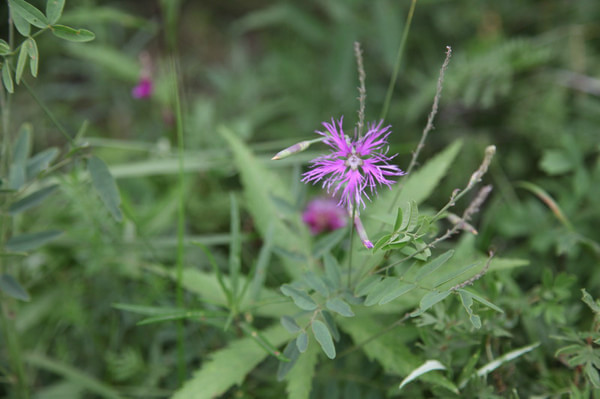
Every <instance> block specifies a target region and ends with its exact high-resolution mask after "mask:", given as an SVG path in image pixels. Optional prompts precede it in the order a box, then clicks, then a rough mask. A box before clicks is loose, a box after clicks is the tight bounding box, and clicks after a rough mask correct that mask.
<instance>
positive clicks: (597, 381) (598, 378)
mask: <svg viewBox="0 0 600 399" xmlns="http://www.w3.org/2000/svg"><path fill="white" fill-rule="evenodd" d="M584 371H585V375H586V376H587V378H588V380H590V382H591V383H592V385H593V386H594V388H596V389H598V388H600V375H599V374H598V370H596V369H595V368H594V366H593V365H592V364H591V363H587V364H586V365H585V367H584Z"/></svg>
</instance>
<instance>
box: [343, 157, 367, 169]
mask: <svg viewBox="0 0 600 399" xmlns="http://www.w3.org/2000/svg"><path fill="white" fill-rule="evenodd" d="M362 164H363V160H362V159H360V158H359V157H358V156H357V155H356V154H350V156H349V157H348V159H346V162H345V165H346V166H348V167H350V169H352V170H356V169H358V167H359V166H362Z"/></svg>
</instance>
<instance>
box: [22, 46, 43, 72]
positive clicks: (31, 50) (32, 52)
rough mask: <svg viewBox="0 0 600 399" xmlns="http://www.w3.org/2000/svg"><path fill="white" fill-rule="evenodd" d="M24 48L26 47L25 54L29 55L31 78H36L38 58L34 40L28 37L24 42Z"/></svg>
mask: <svg viewBox="0 0 600 399" xmlns="http://www.w3.org/2000/svg"><path fill="white" fill-rule="evenodd" d="M25 46H26V47H27V54H28V55H29V70H30V72H31V76H33V77H34V78H36V77H37V74H38V64H39V58H40V54H39V51H38V47H37V43H36V42H35V39H34V38H32V37H30V38H29V39H27V41H26V42H25Z"/></svg>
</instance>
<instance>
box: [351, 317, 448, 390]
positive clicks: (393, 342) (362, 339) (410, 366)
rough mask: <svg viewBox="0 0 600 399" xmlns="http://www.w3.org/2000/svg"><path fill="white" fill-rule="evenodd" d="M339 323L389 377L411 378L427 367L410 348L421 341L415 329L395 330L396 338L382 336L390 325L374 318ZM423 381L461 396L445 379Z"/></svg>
mask: <svg viewBox="0 0 600 399" xmlns="http://www.w3.org/2000/svg"><path fill="white" fill-rule="evenodd" d="M339 323H340V327H341V328H342V329H343V330H344V331H345V332H346V333H347V334H348V335H349V336H350V337H351V338H352V341H353V342H354V344H355V345H357V344H360V346H361V349H362V351H363V352H364V353H365V355H366V356H367V358H368V359H369V360H375V361H377V362H378V363H379V364H380V365H381V367H382V368H383V370H385V372H386V373H387V374H392V375H400V376H407V375H409V374H410V373H411V372H412V371H414V370H415V369H416V368H417V367H419V365H420V364H422V363H423V360H422V359H420V358H419V357H418V356H416V355H415V354H413V353H412V352H411V350H410V349H409V345H410V347H412V346H413V343H414V340H415V339H416V338H417V337H418V335H417V333H416V331H415V328H413V327H410V326H408V325H407V326H405V327H403V328H402V329H396V330H394V334H383V335H381V331H383V330H384V329H385V328H386V327H387V325H386V324H383V322H381V321H380V320H378V319H377V318H376V317H374V316H360V317H352V318H342V319H339ZM374 336H377V339H373V337H374ZM421 379H422V380H423V381H425V382H427V383H429V384H432V385H437V386H441V387H444V388H446V389H449V390H451V391H452V392H455V393H457V394H458V390H457V389H456V387H455V386H454V384H453V383H452V382H451V381H450V380H448V379H447V378H446V377H444V376H443V375H439V374H437V373H433V374H424V375H422V376H421Z"/></svg>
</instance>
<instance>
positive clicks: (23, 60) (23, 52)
mask: <svg viewBox="0 0 600 399" xmlns="http://www.w3.org/2000/svg"><path fill="white" fill-rule="evenodd" d="M25 44H26V43H24V44H23V45H22V46H21V49H20V50H19V58H18V59H17V69H16V70H15V81H16V82H17V84H19V83H20V82H21V77H22V76H23V71H24V70H25V65H26V64H27V59H28V58H29V54H28V53H27V48H26V47H27V46H26V45H25Z"/></svg>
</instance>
